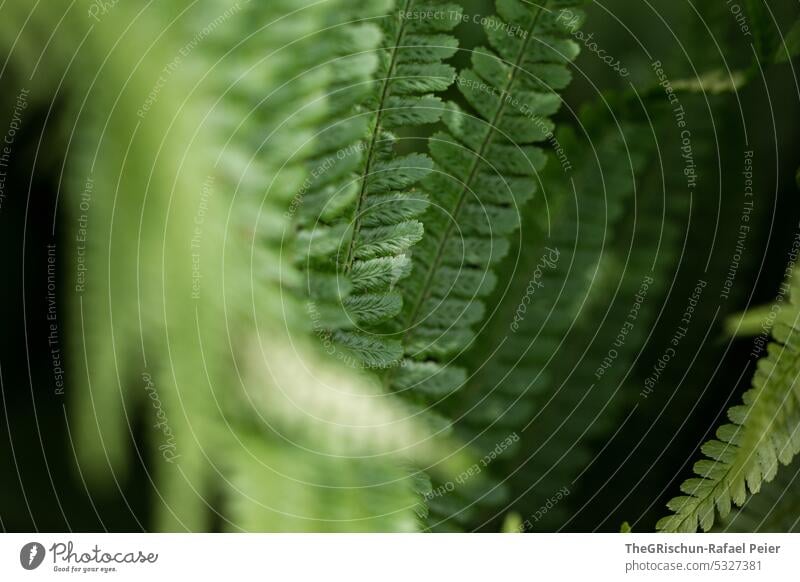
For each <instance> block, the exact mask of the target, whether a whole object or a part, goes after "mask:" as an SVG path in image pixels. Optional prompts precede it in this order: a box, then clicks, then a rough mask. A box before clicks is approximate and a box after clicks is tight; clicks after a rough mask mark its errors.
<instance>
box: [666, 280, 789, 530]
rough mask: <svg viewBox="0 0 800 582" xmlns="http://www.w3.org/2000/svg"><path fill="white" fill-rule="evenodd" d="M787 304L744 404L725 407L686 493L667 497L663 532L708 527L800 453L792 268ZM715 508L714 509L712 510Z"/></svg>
mask: <svg viewBox="0 0 800 582" xmlns="http://www.w3.org/2000/svg"><path fill="white" fill-rule="evenodd" d="M790 285H791V290H790V299H789V305H787V306H785V308H784V309H783V310H782V312H781V313H780V315H779V316H778V317H777V319H776V322H775V325H774V327H773V329H772V338H773V341H772V342H771V343H770V344H769V346H768V349H767V355H766V356H765V357H764V358H762V359H761V360H760V361H759V362H758V367H757V369H756V372H755V375H754V377H753V382H752V387H751V389H750V390H748V391H747V392H745V393H744V395H743V398H742V400H743V403H742V404H741V405H739V406H734V407H732V408H730V409H729V410H728V417H729V419H730V421H731V423H730V424H725V425H722V426H721V427H720V428H719V429H718V430H717V438H716V439H714V440H711V441H708V442H707V443H705V444H704V445H703V447H702V452H703V454H704V455H705V456H706V457H708V458H706V459H702V460H700V461H698V462H697V463H696V464H695V466H694V471H695V473H696V474H697V477H695V478H692V479H688V480H687V481H685V482H684V483H683V485H681V491H682V492H683V493H684V494H685V495H684V496H681V497H676V498H674V499H672V500H671V501H670V502H669V504H668V507H669V509H670V510H671V511H672V512H674V513H673V515H669V516H667V517H664V518H663V519H661V520H660V521H659V522H658V524H657V528H658V529H659V530H660V531H666V532H694V531H696V530H697V528H698V526H699V527H701V528H702V529H703V530H705V531H708V530H710V529H711V528H712V527H713V525H714V523H715V521H716V512H719V516H720V517H721V518H725V517H727V516H728V514H730V512H731V507H732V505H738V506H741V505H742V504H744V503H745V501H746V499H747V493H748V491H749V492H750V493H753V494H755V493H758V492H759V491H760V490H761V487H762V485H763V483H765V482H769V481H772V479H773V478H774V477H775V475H776V473H777V471H778V467H779V464H780V463H783V464H788V463H790V462H791V460H792V459H793V458H794V456H795V455H796V454H797V453H798V452H800V392H798V386H799V385H800V384H798V376H799V375H800V305H798V303H799V302H800V279H799V278H798V273H797V272H796V271H795V273H794V275H793V280H792V281H791V283H790ZM715 509H716V511H715Z"/></svg>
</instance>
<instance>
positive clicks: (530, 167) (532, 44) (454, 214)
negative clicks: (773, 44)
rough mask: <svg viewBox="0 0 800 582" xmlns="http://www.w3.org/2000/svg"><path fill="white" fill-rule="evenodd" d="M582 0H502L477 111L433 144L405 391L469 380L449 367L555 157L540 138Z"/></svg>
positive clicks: (393, 381)
mask: <svg viewBox="0 0 800 582" xmlns="http://www.w3.org/2000/svg"><path fill="white" fill-rule="evenodd" d="M579 4H581V2H578V1H545V2H543V3H541V4H540V5H529V4H526V3H523V2H519V1H517V0H499V1H498V2H497V11H498V15H499V16H496V17H493V18H492V19H490V21H488V22H487V24H486V25H485V30H486V34H487V37H488V40H489V44H490V45H491V48H478V49H476V50H475V51H474V53H473V57H472V68H470V69H467V70H465V71H462V72H461V73H460V74H459V79H458V82H457V85H458V88H459V90H460V92H461V94H462V95H463V97H464V99H465V100H466V102H467V103H468V104H469V108H470V109H472V110H473V111H474V113H470V112H467V111H464V110H462V109H461V108H460V107H459V106H458V105H456V104H454V103H449V104H448V106H447V112H446V113H445V115H444V116H443V121H444V122H445V124H446V126H447V129H448V131H447V132H439V133H437V134H435V135H434V136H433V137H432V138H431V140H430V151H431V155H432V157H433V159H434V160H435V162H436V164H437V169H436V171H435V172H434V173H432V174H431V175H430V176H429V177H428V178H426V180H425V182H424V186H425V189H426V190H427V191H428V192H430V193H431V196H432V198H433V201H434V203H435V204H434V205H432V207H431V208H430V209H429V210H428V211H427V212H426V214H425V215H424V217H423V221H424V223H425V227H426V236H425V237H424V239H423V241H422V242H421V243H420V244H419V245H418V246H417V247H416V248H415V251H414V270H413V272H412V274H411V276H410V277H409V278H408V279H406V280H405V281H403V282H402V284H401V286H402V290H403V296H404V306H403V313H402V316H401V318H400V321H401V322H402V328H400V329H399V330H398V333H399V334H400V336H401V337H402V343H403V349H404V352H405V357H406V359H407V361H408V365H407V366H403V367H401V368H399V369H398V370H397V371H391V372H389V373H388V374H387V379H386V381H387V383H388V384H390V385H392V386H393V388H394V389H395V390H409V386H413V388H410V390H412V391H413V392H417V393H419V394H437V395H441V396H444V395H446V394H447V393H448V392H451V391H452V390H454V389H457V388H458V387H459V386H460V380H461V379H463V377H464V375H463V373H462V372H461V371H458V370H457V369H456V368H454V367H453V366H450V365H447V364H448V362H449V361H450V360H452V359H453V358H454V357H455V356H456V355H458V354H459V353H461V352H463V351H464V350H465V349H466V348H467V347H468V346H469V345H470V344H471V342H472V341H473V339H474V327H475V325H476V324H477V323H478V322H479V321H481V320H482V319H483V317H484V314H485V306H484V302H483V299H484V298H485V297H486V296H487V294H488V293H490V292H491V291H492V289H493V287H494V285H495V282H496V278H495V276H494V275H493V274H492V269H493V266H494V265H496V264H497V262H498V261H499V260H500V259H502V258H503V257H504V256H505V255H506V253H507V252H508V249H509V239H508V237H509V236H510V235H511V234H512V233H514V232H515V231H516V230H517V228H518V227H519V221H520V218H519V217H520V212H521V208H522V207H523V206H524V204H525V202H526V201H528V200H529V199H530V198H531V197H532V196H533V194H534V192H535V191H536V189H537V179H538V178H537V176H538V172H539V171H540V170H541V169H542V167H543V166H544V162H545V153H544V150H543V149H541V148H539V147H537V146H535V145H534V144H535V143H537V142H540V141H543V140H545V139H546V138H548V137H549V136H551V131H552V128H553V124H552V122H551V121H550V120H549V116H551V115H552V114H553V113H555V111H556V110H557V109H558V107H559V105H560V98H559V96H558V94H557V92H556V91H558V90H559V89H563V88H564V87H565V86H566V85H567V84H568V82H569V80H570V77H571V76H570V73H569V71H568V69H567V65H568V64H569V62H570V61H571V60H572V59H574V58H575V56H576V55H577V53H578V47H577V45H576V44H575V43H574V42H572V41H570V40H567V39H566V35H567V32H568V31H569V30H571V28H570V26H575V25H576V22H580V20H581V18H582V15H581V13H580V12H579V11H578V10H577V9H576V8H574V7H576V6H577V5H579ZM509 31H519V32H517V33H515V34H512V33H510V32H509ZM422 364H424V366H425V368H424V370H425V373H424V375H423V373H422V372H421V371H422V370H423V368H422V367H421V365H422Z"/></svg>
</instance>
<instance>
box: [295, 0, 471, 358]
mask: <svg viewBox="0 0 800 582" xmlns="http://www.w3.org/2000/svg"><path fill="white" fill-rule="evenodd" d="M376 8H377V7H376ZM386 10H388V9H386ZM460 20H461V8H460V7H459V6H458V5H456V4H452V3H443V2H437V1H434V2H431V1H421V0H404V1H403V2H402V4H401V5H399V6H398V7H397V9H396V10H394V11H392V12H391V13H390V14H389V15H388V16H384V17H383V18H382V19H381V30H380V33H381V35H382V38H383V41H382V44H381V48H380V49H379V50H378V51H377V53H374V52H373V53H371V54H370V53H365V52H364V50H363V47H359V46H358V43H359V42H361V40H362V39H363V38H364V35H365V32H364V31H363V30H362V27H350V29H351V30H350V34H352V35H354V36H353V37H352V38H349V39H346V40H345V41H344V42H342V43H341V47H343V48H341V49H339V50H340V52H338V53H334V56H335V57H337V59H339V60H340V61H341V62H339V63H338V64H336V65H335V66H336V70H337V76H336V77H335V78H334V79H333V80H332V83H331V89H330V91H331V98H332V99H333V100H334V101H335V102H336V103H337V104H338V107H337V109H336V110H332V111H331V112H330V120H329V122H328V125H327V126H326V127H325V128H324V129H323V131H322V132H321V134H320V136H319V138H318V140H317V144H318V145H317V152H316V159H315V160H313V161H312V163H311V168H312V172H316V173H318V177H316V179H314V180H313V181H312V183H311V184H310V186H309V187H308V188H306V189H305V192H304V193H303V194H302V198H303V199H302V200H301V201H300V202H301V204H302V205H301V207H300V210H299V213H298V224H299V225H300V227H301V231H300V238H299V243H300V246H299V248H298V259H299V261H300V262H305V265H304V267H303V269H304V271H305V273H306V277H307V279H308V280H309V282H310V283H309V284H310V285H314V284H315V283H314V281H315V280H317V279H320V278H328V277H331V276H333V277H334V278H335V279H336V281H337V290H338V293H337V294H335V295H333V296H328V297H321V296H319V295H317V296H316V297H312V301H314V302H315V305H314V307H313V309H314V310H315V311H317V312H318V313H332V314H335V315H334V316H333V317H330V318H322V319H320V320H318V321H316V322H315V323H316V324H317V326H318V327H319V328H320V329H321V330H324V332H325V333H326V334H328V335H329V336H330V338H332V341H333V342H334V344H335V347H336V348H337V349H338V350H340V352H341V354H344V355H343V359H344V360H346V361H350V360H352V361H353V362H354V364H355V365H361V366H366V367H370V368H378V369H385V368H387V367H390V366H392V365H394V363H396V362H397V361H398V360H399V358H400V356H401V355H402V350H401V347H400V343H399V342H398V341H397V340H393V339H386V338H384V337H382V336H381V335H379V334H369V333H365V332H366V330H372V329H375V326H378V325H379V324H381V323H383V322H385V321H387V320H390V319H392V318H393V317H395V316H397V315H398V313H400V310H401V308H402V300H401V296H400V295H399V294H397V293H395V292H393V291H392V290H393V288H394V287H395V285H396V284H397V283H398V281H400V280H401V279H402V278H403V277H405V276H407V275H408V274H409V272H410V259H409V249H410V248H411V247H412V246H414V245H415V244H416V243H417V242H419V241H420V239H421V238H422V233H423V226H422V223H421V222H420V221H419V220H418V218H419V216H420V214H421V213H422V212H423V211H424V210H425V208H426V207H427V204H428V197H427V195H426V194H425V193H424V191H422V190H421V189H420V187H419V182H420V181H421V180H422V179H423V178H424V177H425V176H427V175H428V174H429V173H430V172H431V170H432V168H433V162H432V161H431V160H430V158H428V156H426V155H423V154H416V153H411V154H407V155H398V154H397V153H396V152H397V148H396V145H397V142H398V137H397V135H398V134H400V133H401V132H403V131H406V130H407V129H408V128H413V127H415V126H419V125H423V124H430V123H434V122H436V121H438V120H439V118H440V116H441V111H442V102H441V100H440V99H439V98H438V97H436V96H434V95H433V94H432V93H433V92H438V91H443V90H445V89H447V88H448V87H449V86H450V84H451V83H452V82H453V80H454V78H455V70H454V69H453V68H452V67H451V66H450V65H447V64H444V63H443V62H442V61H443V60H444V59H446V58H448V57H450V56H452V55H453V53H454V52H455V50H456V46H457V41H456V39H455V38H454V37H453V36H451V35H449V34H447V33H448V32H449V31H450V30H452V29H453V28H454V27H455V26H456V25H457V24H458V23H459V22H460ZM365 26H366V25H365ZM340 34H341V33H340ZM352 59H358V63H359V67H358V69H356V68H355V67H354V66H351V65H350V64H349V62H348V61H349V60H352ZM334 62H336V61H334ZM367 63H369V64H367ZM373 71H374V77H375V79H374V81H373V80H372V74H373ZM342 102H343V103H344V104H345V105H342V104H341V103H342Z"/></svg>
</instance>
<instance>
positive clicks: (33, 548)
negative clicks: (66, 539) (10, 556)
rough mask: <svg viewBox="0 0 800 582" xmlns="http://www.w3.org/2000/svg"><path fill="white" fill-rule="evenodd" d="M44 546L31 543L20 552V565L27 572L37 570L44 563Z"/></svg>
mask: <svg viewBox="0 0 800 582" xmlns="http://www.w3.org/2000/svg"><path fill="white" fill-rule="evenodd" d="M44 554H45V551H44V546H43V545H42V544H40V543H39V542H30V543H27V544H25V545H24V546H22V549H21V550H20V551H19V563H20V564H22V567H23V568H25V569H26V570H35V569H36V568H38V567H39V566H40V565H41V564H42V562H43V561H44Z"/></svg>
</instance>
